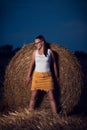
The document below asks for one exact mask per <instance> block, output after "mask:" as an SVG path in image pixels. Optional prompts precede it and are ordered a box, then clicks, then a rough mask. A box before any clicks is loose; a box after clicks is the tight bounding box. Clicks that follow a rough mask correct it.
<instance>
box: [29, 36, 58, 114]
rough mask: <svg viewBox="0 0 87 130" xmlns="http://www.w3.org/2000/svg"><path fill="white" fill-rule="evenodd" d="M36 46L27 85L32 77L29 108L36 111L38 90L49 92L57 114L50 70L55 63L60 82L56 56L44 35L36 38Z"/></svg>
mask: <svg viewBox="0 0 87 130" xmlns="http://www.w3.org/2000/svg"><path fill="white" fill-rule="evenodd" d="M34 44H35V47H36V50H35V51H34V52H33V54H32V60H31V64H30V67H29V72H28V77H27V84H28V83H29V82H30V81H31V77H32V85H31V92H32V93H31V99H30V103H29V108H30V109H34V107H35V102H36V97H37V93H38V90H42V91H45V92H47V94H48V96H49V100H50V104H51V108H52V111H53V113H57V106H56V102H55V99H54V95H53V89H54V83H53V79H52V74H51V68H50V64H51V63H53V67H54V73H55V77H56V80H57V82H58V72H57V66H56V62H55V58H54V54H53V52H52V50H51V49H48V48H47V46H46V41H45V38H44V37H43V36H42V35H39V36H37V37H36V38H35V42H34ZM33 70H34V71H33ZM32 74H33V75H32Z"/></svg>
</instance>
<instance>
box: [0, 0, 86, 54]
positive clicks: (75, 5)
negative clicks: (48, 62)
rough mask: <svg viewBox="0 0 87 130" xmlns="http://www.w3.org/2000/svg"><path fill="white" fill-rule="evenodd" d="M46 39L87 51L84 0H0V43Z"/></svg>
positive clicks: (15, 45) (21, 42)
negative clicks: (37, 37) (41, 36)
mask: <svg viewBox="0 0 87 130" xmlns="http://www.w3.org/2000/svg"><path fill="white" fill-rule="evenodd" d="M39 34H42V35H44V37H45V38H46V40H47V42H52V43H58V44H60V45H62V46H63V47H65V48H67V49H69V50H71V51H77V50H78V51H84V52H87V0H0V46H2V45H6V44H10V45H13V47H14V48H16V47H22V46H23V45H24V44H28V43H31V42H33V41H34V38H35V37H36V36H37V35H39Z"/></svg>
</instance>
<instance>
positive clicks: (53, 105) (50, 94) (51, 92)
mask: <svg viewBox="0 0 87 130" xmlns="http://www.w3.org/2000/svg"><path fill="white" fill-rule="evenodd" d="M48 96H49V100H50V104H51V108H52V111H53V113H57V107H56V102H55V99H54V95H53V90H50V91H48Z"/></svg>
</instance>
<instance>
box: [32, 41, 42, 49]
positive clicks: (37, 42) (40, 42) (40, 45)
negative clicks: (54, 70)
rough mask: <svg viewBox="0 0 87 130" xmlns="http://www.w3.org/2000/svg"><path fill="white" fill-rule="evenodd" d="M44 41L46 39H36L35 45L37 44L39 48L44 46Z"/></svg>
mask: <svg viewBox="0 0 87 130" xmlns="http://www.w3.org/2000/svg"><path fill="white" fill-rule="evenodd" d="M43 42H44V41H42V40H40V39H35V42H34V44H35V46H36V48H37V49H38V50H39V49H41V48H42V47H43Z"/></svg>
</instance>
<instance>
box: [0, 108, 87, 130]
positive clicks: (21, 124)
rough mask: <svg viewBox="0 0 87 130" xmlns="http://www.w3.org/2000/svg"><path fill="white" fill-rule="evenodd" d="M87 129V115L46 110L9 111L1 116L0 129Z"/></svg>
mask: <svg viewBox="0 0 87 130" xmlns="http://www.w3.org/2000/svg"><path fill="white" fill-rule="evenodd" d="M44 129H46V130H86V129H87V117H81V116H61V115H57V114H52V113H51V112H50V111H46V110H40V111H38V110H35V111H30V110H29V109H27V108H25V109H23V110H21V111H15V112H9V113H8V115H2V116H1V117H0V130H44Z"/></svg>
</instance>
